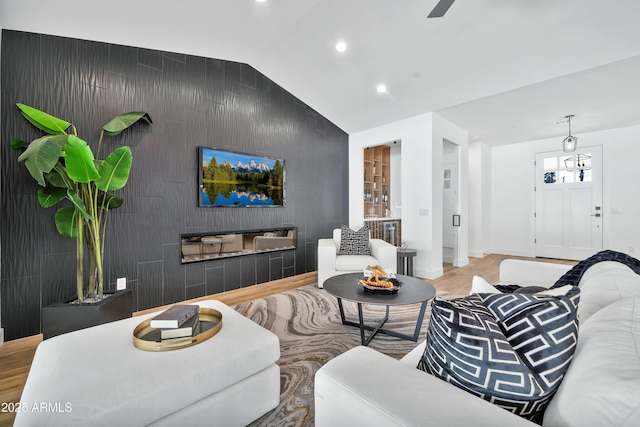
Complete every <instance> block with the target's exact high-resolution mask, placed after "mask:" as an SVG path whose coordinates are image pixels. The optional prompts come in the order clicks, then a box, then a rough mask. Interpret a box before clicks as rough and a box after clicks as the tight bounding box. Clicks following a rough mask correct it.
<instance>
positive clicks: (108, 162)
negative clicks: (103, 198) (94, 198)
mask: <svg viewBox="0 0 640 427" xmlns="http://www.w3.org/2000/svg"><path fill="white" fill-rule="evenodd" d="M132 160H133V158H132V155H131V149H130V148H129V147H126V146H125V147H119V148H116V149H115V150H113V152H112V153H111V154H109V155H108V156H107V158H106V159H104V160H103V161H102V162H100V166H99V168H98V172H99V173H100V179H98V180H96V183H95V184H96V187H98V188H99V189H100V190H102V191H112V190H119V189H121V188H122V187H124V186H125V185H126V184H127V180H128V179H129V173H130V172H131V163H132Z"/></svg>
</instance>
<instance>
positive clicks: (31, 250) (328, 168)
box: [0, 30, 348, 340]
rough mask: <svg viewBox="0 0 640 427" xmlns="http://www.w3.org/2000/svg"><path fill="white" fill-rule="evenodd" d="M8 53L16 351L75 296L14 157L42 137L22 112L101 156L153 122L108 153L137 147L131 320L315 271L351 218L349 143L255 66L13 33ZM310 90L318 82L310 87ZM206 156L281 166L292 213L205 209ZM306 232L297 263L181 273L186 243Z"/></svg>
mask: <svg viewBox="0 0 640 427" xmlns="http://www.w3.org/2000/svg"><path fill="white" fill-rule="evenodd" d="M1 41H2V48H1V55H2V56H1V59H0V61H1V62H0V66H1V98H2V99H1V102H2V105H1V111H2V123H1V124H2V131H1V132H2V146H1V152H0V153H1V156H2V158H1V161H2V165H1V167H2V169H1V177H0V179H1V182H0V185H1V191H2V193H1V201H2V206H1V211H0V214H1V215H2V217H1V226H0V233H1V234H0V238H1V245H2V251H1V260H0V262H1V272H2V276H1V278H0V304H1V316H2V327H4V328H5V335H6V339H7V340H11V339H15V338H19V337H24V336H29V335H33V334H37V333H39V332H40V330H41V329H40V328H41V325H40V322H41V319H40V312H41V307H42V306H43V305H47V304H50V303H54V302H58V301H62V300H67V299H70V298H72V297H73V296H74V294H75V284H74V281H75V279H74V278H75V259H76V255H75V244H74V242H73V241H71V240H67V239H64V238H62V237H60V236H59V235H58V234H57V232H56V231H55V226H54V222H53V215H54V213H55V209H54V208H52V209H43V208H41V207H40V206H39V205H38V202H37V199H36V191H37V188H36V187H37V185H36V184H35V182H34V181H33V180H32V179H31V177H30V176H29V175H28V173H27V171H26V169H25V167H24V165H22V164H18V163H17V154H16V152H14V151H12V150H11V149H10V142H11V141H12V140H13V139H15V138H21V139H23V140H25V141H31V140H32V139H34V138H35V137H37V136H38V135H39V134H38V131H37V130H36V129H35V128H33V127H32V126H31V125H30V124H29V123H27V122H26V121H25V120H24V119H23V117H22V116H21V115H20V113H19V111H18V109H17V108H16V107H15V103H16V102H22V103H25V104H28V105H32V106H34V107H36V108H39V109H42V110H44V111H47V112H49V113H51V114H53V115H55V116H57V117H60V118H63V119H66V120H68V121H70V122H72V123H73V124H75V125H76V127H77V129H78V133H79V135H80V136H81V137H83V139H85V140H86V141H87V142H89V143H90V144H91V145H94V147H95V144H96V143H97V138H98V135H99V129H100V127H101V126H102V125H103V124H104V123H106V122H107V121H108V120H109V119H110V118H111V117H113V116H115V115H117V114H120V113H123V112H126V111H147V112H148V113H149V114H150V116H151V117H152V119H153V122H154V124H153V126H147V125H136V126H135V128H133V129H130V130H128V131H127V132H126V133H125V134H124V135H123V136H122V137H121V138H116V139H111V140H109V141H108V142H107V147H108V148H109V150H108V151H111V150H112V149H113V148H114V146H115V145H116V144H120V145H129V146H131V149H132V152H133V159H134V160H133V169H132V172H131V177H130V181H129V183H128V184H127V186H126V187H125V188H124V189H123V190H121V194H122V195H123V196H124V198H125V205H124V206H123V207H122V208H120V209H118V210H116V211H113V212H112V213H111V214H110V215H111V216H110V218H109V221H108V230H107V244H106V246H107V255H106V259H105V282H106V283H107V284H108V288H109V289H115V282H116V279H117V278H118V277H126V278H127V286H128V287H129V288H131V289H133V291H134V295H135V296H134V301H135V310H142V309H147V308H151V307H156V306H160V305H164V304H170V303H175V302H178V301H184V300H186V299H191V298H196V297H201V296H205V295H211V294H215V293H218V292H222V291H228V290H232V289H237V288H241V287H245V286H251V285H254V284H257V283H262V282H267V281H270V280H275V279H280V278H283V277H288V276H292V275H296V274H302V273H305V272H310V271H314V270H316V247H317V239H318V238H322V237H330V236H331V230H332V229H333V228H335V227H336V226H339V225H340V224H342V223H346V221H347V218H348V188H347V187H348V186H347V182H348V147H347V145H348V136H347V134H346V133H345V132H344V131H342V130H341V129H339V128H338V127H336V126H335V125H334V124H332V123H331V122H330V121H328V120H327V119H325V118H324V117H322V116H321V115H320V114H318V113H317V112H315V111H314V110H313V109H312V108H310V107H309V106H307V105H305V104H304V103H303V102H301V101H300V100H298V99H296V97H295V96H294V95H292V94H291V93H289V92H287V91H286V90H284V89H283V88H282V87H280V86H278V85H277V84H275V83H274V82H273V81H271V80H269V78H267V77H266V76H264V75H263V74H261V73H260V72H259V71H257V70H256V69H254V68H252V67H251V66H249V65H247V64H242V63H237V62H230V61H224V60H219V59H211V58H202V57H196V56H189V55H183V54H177V53H169V52H162V51H155V50H148V49H142V48H134V47H126V46H120V45H113V44H107V43H98V42H90V41H84V40H76V39H69V38H63V37H54V36H47V35H41V34H33V33H24V32H17V31H8V30H4V31H3V33H2V38H1ZM309 84H313V82H309ZM200 145H204V146H211V147H217V148H221V149H227V150H233V151H240V152H248V153H252V154H258V155H263V156H268V157H275V158H282V159H284V160H285V165H286V207H284V208H236V209H234V208H199V207H197V199H196V197H197V150H196V147H198V146H200ZM283 226H297V227H298V243H297V245H298V246H297V249H296V250H295V251H285V252H275V253H271V254H262V255H251V256H244V257H238V258H230V259H226V260H219V261H215V262H208V263H195V264H188V265H181V264H180V240H179V236H180V233H195V232H208V231H224V230H242V229H259V228H266V227H283Z"/></svg>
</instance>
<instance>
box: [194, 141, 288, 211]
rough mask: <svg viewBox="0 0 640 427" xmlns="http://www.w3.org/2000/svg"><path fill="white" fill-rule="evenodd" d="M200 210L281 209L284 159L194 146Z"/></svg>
mask: <svg viewBox="0 0 640 427" xmlns="http://www.w3.org/2000/svg"><path fill="white" fill-rule="evenodd" d="M198 154H199V168H198V169H199V170H198V174H199V194H198V204H199V206H202V207H251V206H254V207H273V206H284V189H285V179H284V175H285V174H284V160H282V159H272V158H269V157H262V156H255V155H252V154H245V153H236V152H232V151H224V150H218V149H216V148H208V147H198Z"/></svg>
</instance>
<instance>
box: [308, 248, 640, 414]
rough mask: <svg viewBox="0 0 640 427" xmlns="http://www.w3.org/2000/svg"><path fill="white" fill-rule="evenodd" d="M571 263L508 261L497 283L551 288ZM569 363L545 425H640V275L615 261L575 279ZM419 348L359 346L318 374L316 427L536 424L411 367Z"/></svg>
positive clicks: (414, 366) (419, 350)
mask: <svg viewBox="0 0 640 427" xmlns="http://www.w3.org/2000/svg"><path fill="white" fill-rule="evenodd" d="M569 268H570V266H564V265H558V264H550V263H546V262H534V261H522V260H505V261H503V262H502V264H501V266H500V281H501V282H511V283H517V284H520V285H523V286H545V287H549V286H550V285H553V283H554V282H555V280H557V279H558V278H559V277H560V276H562V275H563V274H564V273H565V272H566V271H567V270H568V269H569ZM579 286H580V290H581V292H580V294H581V299H580V304H579V307H578V315H579V319H580V329H579V336H578V344H577V347H576V351H575V354H574V358H573V361H572V362H571V365H570V367H569V370H568V371H567V373H566V375H565V377H564V379H563V381H562V383H561V385H560V388H559V389H558V391H557V392H556V394H555V395H554V397H553V399H552V401H551V403H550V404H549V406H548V407H547V409H546V411H545V413H544V420H543V426H580V427H583V426H628V427H631V426H638V425H640V276H639V275H638V274H636V273H634V272H633V271H632V270H631V269H630V268H628V267H627V266H625V265H624V264H621V263H619V262H611V261H605V262H600V263H597V264H595V265H593V266H592V267H590V268H589V269H588V270H587V271H586V272H585V274H584V275H583V277H582V279H581V280H580V283H579ZM424 347H425V343H422V344H421V345H419V346H418V347H416V348H415V349H414V350H413V351H411V352H410V353H409V354H407V355H406V356H405V357H404V358H402V359H401V360H400V361H398V360H395V359H393V358H391V357H388V356H386V355H383V354H381V353H379V352H377V351H375V350H372V349H370V348H368V347H362V346H360V347H356V348H353V349H351V350H349V351H347V352H346V353H344V354H342V355H340V356H338V357H336V358H334V359H333V360H331V361H329V362H328V363H327V364H326V365H324V366H323V367H322V368H321V369H320V370H319V371H318V372H317V374H316V377H315V411H316V413H315V416H316V426H318V427H323V426H332V427H333V426H353V425H367V426H385V427H386V426H467V425H469V426H470V425H473V426H475V427H478V426H491V427H495V426H536V425H537V424H534V423H532V422H530V421H528V420H526V419H524V418H521V417H519V416H517V415H514V414H512V413H511V412H508V411H506V410H504V409H502V408H500V407H498V406H497V405H494V404H492V403H489V402H487V401H485V400H483V399H481V398H478V397H476V396H474V395H472V394H470V393H467V392H466V391H463V390H461V389H459V388H457V387H455V386H453V385H451V384H449V383H447V382H445V381H442V380H440V379H438V378H436V377H434V376H432V375H430V374H427V373H425V372H423V371H421V370H418V369H416V365H417V364H418V361H419V359H420V357H421V355H422V353H423V351H424Z"/></svg>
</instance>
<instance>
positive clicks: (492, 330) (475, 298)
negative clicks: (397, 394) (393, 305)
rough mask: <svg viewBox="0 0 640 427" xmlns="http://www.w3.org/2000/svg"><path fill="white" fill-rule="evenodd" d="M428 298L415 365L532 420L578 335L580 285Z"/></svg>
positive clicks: (557, 381) (555, 386)
mask: <svg viewBox="0 0 640 427" xmlns="http://www.w3.org/2000/svg"><path fill="white" fill-rule="evenodd" d="M566 289H567V292H566V294H565V295H559V296H557V295H542V294H513V293H512V294H471V295H469V296H468V297H465V298H458V299H454V300H449V301H447V300H442V299H439V298H436V299H434V301H433V303H432V305H431V307H432V308H431V321H430V323H429V329H428V332H427V345H426V348H425V352H424V354H423V356H422V359H421V360H420V362H419V363H418V369H422V370H423V371H426V372H428V373H430V374H432V375H435V376H437V377H439V378H441V379H443V380H445V381H447V382H449V383H451V384H453V385H455V386H457V387H459V388H461V389H463V390H466V391H468V392H470V393H473V394H475V395H476V396H478V397H481V398H483V399H485V400H487V401H489V402H492V403H494V404H497V405H499V406H501V407H502V408H504V409H506V410H508V411H510V412H513V413H514V414H517V415H520V416H522V417H524V418H526V419H529V420H532V421H536V422H540V421H541V420H542V415H543V414H544V410H545V409H546V407H547V405H548V404H549V401H550V400H551V398H552V397H553V395H554V393H555V392H556V390H557V389H558V387H559V386H560V382H561V381H562V378H563V377H564V374H565V373H566V371H567V369H568V368H569V364H570V362H571V360H572V358H573V353H574V351H575V347H576V344H577V339H578V317H577V306H578V301H579V299H580V290H579V288H578V287H576V286H570V287H567V288H566Z"/></svg>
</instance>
